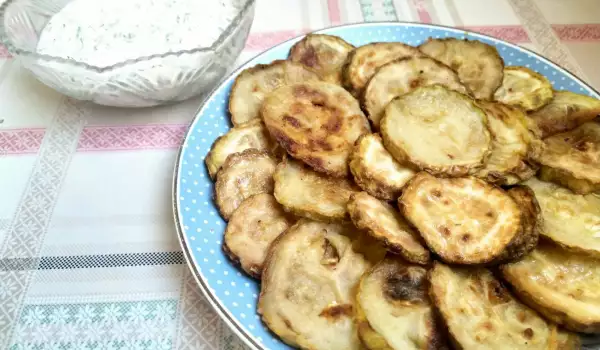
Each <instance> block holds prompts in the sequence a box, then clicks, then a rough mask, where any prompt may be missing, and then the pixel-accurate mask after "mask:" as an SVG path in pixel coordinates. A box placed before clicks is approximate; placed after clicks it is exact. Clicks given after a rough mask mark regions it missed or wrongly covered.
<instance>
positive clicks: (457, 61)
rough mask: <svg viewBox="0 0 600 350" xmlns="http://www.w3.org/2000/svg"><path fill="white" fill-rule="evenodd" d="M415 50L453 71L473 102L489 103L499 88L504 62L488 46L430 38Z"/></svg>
mask: <svg viewBox="0 0 600 350" xmlns="http://www.w3.org/2000/svg"><path fill="white" fill-rule="evenodd" d="M419 50H421V51H422V52H424V53H425V54H427V55H428V56H431V57H433V58H435V59H436V60H438V61H441V62H442V63H444V64H446V65H448V66H450V68H452V69H454V70H455V71H456V73H457V74H458V77H459V78H460V80H461V81H462V83H463V84H465V86H466V87H467V88H469V90H471V92H472V93H473V96H475V97H476V98H477V99H483V100H490V99H492V97H493V95H494V92H495V91H496V89H498V87H500V85H501V84H502V77H503V75H504V74H503V71H504V62H503V61H502V58H501V57H500V55H499V54H498V50H496V48H495V47H494V46H492V45H489V44H486V43H483V42H481V41H478V40H466V39H464V40H463V39H457V38H445V39H431V38H430V39H429V40H427V41H426V42H425V43H423V44H421V46H419Z"/></svg>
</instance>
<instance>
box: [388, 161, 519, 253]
mask: <svg viewBox="0 0 600 350" xmlns="http://www.w3.org/2000/svg"><path fill="white" fill-rule="evenodd" d="M399 206H400V208H402V211H403V213H404V216H405V217H406V218H407V219H408V221H410V222H411V223H412V224H413V225H414V226H415V227H416V228H417V230H419V232H420V233H421V236H422V237H423V238H424V239H425V242H426V243H427V245H428V246H429V248H430V249H431V250H432V251H433V252H435V253H436V254H438V255H439V256H440V257H441V258H442V259H443V260H444V261H446V262H448V263H451V264H482V263H487V262H491V261H493V260H494V259H496V258H498V257H499V256H500V255H501V254H502V253H503V252H504V251H505V250H506V247H507V246H508V245H509V244H510V243H511V242H512V241H513V240H514V238H515V237H516V236H517V234H518V233H519V230H520V229H521V218H520V217H521V212H520V210H519V208H518V207H517V205H516V203H515V201H513V200H512V199H511V197H510V196H509V195H508V194H507V193H506V192H504V191H503V190H501V189H499V188H497V187H494V186H492V185H490V184H488V183H486V182H485V181H483V180H480V179H477V178H475V177H464V178H435V177H433V176H431V175H430V174H428V173H426V172H421V173H418V174H417V175H416V176H415V177H413V179H412V180H410V182H409V183H408V185H407V186H406V188H405V189H404V192H403V193H402V197H400V199H399Z"/></svg>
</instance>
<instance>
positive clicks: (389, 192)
mask: <svg viewBox="0 0 600 350" xmlns="http://www.w3.org/2000/svg"><path fill="white" fill-rule="evenodd" d="M350 171H351V172H352V175H353V176H354V181H355V182H356V184H357V185H358V186H359V187H360V188H362V189H363V190H365V191H367V192H368V193H369V194H370V195H372V196H374V197H377V198H380V199H384V200H388V201H389V200H395V199H396V198H398V196H399V195H400V192H401V191H402V188H403V187H404V185H406V183H407V182H408V180H410V179H411V178H412V177H413V175H414V174H415V172H414V171H413V170H412V169H410V168H408V167H406V166H403V165H401V164H400V163H398V162H397V161H396V160H395V159H394V158H393V157H392V155H391V154H390V153H389V152H388V151H387V150H386V149H385V148H384V147H383V142H382V141H381V136H379V135H377V134H366V135H363V136H361V137H359V139H358V140H357V141H356V144H355V145H354V149H353V151H352V153H351V154H350Z"/></svg>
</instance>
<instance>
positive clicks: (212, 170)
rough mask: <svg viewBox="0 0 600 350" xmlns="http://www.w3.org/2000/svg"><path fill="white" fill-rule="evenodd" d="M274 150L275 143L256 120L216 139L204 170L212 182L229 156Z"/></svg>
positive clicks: (207, 156) (232, 129) (262, 125)
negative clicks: (251, 151)
mask: <svg viewBox="0 0 600 350" xmlns="http://www.w3.org/2000/svg"><path fill="white" fill-rule="evenodd" d="M276 148H277V142H275V141H274V140H273V139H272V138H271V136H270V135H269V132H268V131H267V129H266V128H265V125H264V124H263V123H262V122H261V121H260V120H258V119H257V120H254V121H251V122H248V123H246V124H243V125H239V126H236V127H234V128H231V129H229V131H228V132H227V133H226V134H225V135H223V136H220V137H219V138H217V139H216V140H215V142H214V143H213V144H212V146H211V148H210V152H208V154H207V155H206V159H205V163H206V168H207V169H208V174H209V175H210V177H211V178H212V179H213V180H214V179H215V177H216V176H217V172H218V171H219V169H221V166H222V165H223V163H225V160H226V159H227V157H229V156H230V155H231V154H234V153H238V152H242V151H244V150H247V149H257V150H260V151H267V152H275V150H276Z"/></svg>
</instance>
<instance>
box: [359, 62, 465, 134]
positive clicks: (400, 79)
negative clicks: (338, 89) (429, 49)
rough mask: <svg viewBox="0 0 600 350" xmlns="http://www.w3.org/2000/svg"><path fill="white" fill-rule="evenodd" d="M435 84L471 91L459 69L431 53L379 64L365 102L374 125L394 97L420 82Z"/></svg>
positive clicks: (413, 87) (364, 98)
mask: <svg viewBox="0 0 600 350" xmlns="http://www.w3.org/2000/svg"><path fill="white" fill-rule="evenodd" d="M434 84H439V85H442V86H444V87H446V88H448V89H451V90H455V91H458V92H460V93H463V94H465V95H468V94H469V91H468V90H467V88H466V87H465V86H464V85H463V84H462V83H461V82H460V79H459V78H458V75H456V72H454V71H453V70H452V69H451V68H450V67H448V66H446V65H445V64H443V63H441V62H439V61H436V60H434V59H432V58H429V57H409V58H403V59H400V60H397V61H393V62H390V63H387V64H385V65H384V66H382V67H381V68H379V69H378V70H377V72H376V73H375V74H374V75H373V77H372V78H371V80H369V83H368V84H367V86H366V88H365V92H364V96H363V104H364V107H365V109H366V111H367V114H368V116H369V119H370V120H371V122H372V123H373V126H375V127H376V128H378V127H379V121H380V119H381V117H382V114H383V111H384V109H385V106H387V104H388V103H389V102H390V101H391V100H392V99H394V98H395V97H398V96H401V95H404V94H406V93H408V92H410V91H412V90H414V89H416V88H418V87H420V86H429V85H434Z"/></svg>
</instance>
